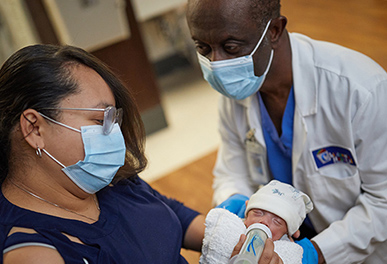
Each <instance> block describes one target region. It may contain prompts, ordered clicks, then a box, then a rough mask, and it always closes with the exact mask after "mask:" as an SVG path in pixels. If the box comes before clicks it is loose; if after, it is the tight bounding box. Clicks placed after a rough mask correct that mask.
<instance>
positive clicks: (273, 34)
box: [269, 16, 288, 48]
mask: <svg viewBox="0 0 387 264" xmlns="http://www.w3.org/2000/svg"><path fill="white" fill-rule="evenodd" d="M287 22H288V20H287V18H286V17H284V16H279V17H277V18H275V19H273V20H272V21H271V23H270V27H269V32H270V41H271V45H272V47H273V48H276V47H277V45H278V42H279V40H280V39H281V36H282V34H283V33H284V32H285V28H286V24H287Z"/></svg>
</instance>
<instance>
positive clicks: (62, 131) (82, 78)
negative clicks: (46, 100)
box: [45, 65, 115, 166]
mask: <svg viewBox="0 0 387 264" xmlns="http://www.w3.org/2000/svg"><path fill="white" fill-rule="evenodd" d="M71 71H72V78H73V79H74V80H75V81H76V82H77V84H78V87H79V93H76V94H73V95H70V96H68V97H66V98H64V99H63V100H62V102H61V103H60V105H59V107H66V108H103V109H104V108H106V107H107V106H115V100H114V96H113V93H112V91H111V89H110V87H109V86H108V85H107V84H106V82H105V81H104V80H103V79H102V77H101V76H100V75H99V74H98V73H97V72H95V71H94V70H92V69H91V68H88V67H86V66H84V65H77V66H74V67H72V69H71ZM103 116H104V113H103V112H102V111H75V110H62V111H61V113H60V115H59V117H58V120H57V121H59V122H61V123H63V124H66V125H68V126H71V127H73V128H76V129H80V128H81V127H82V126H90V125H102V121H103ZM49 127H50V128H51V131H49V132H50V133H49V134H48V136H47V137H45V149H46V150H47V151H48V152H49V153H50V154H51V155H53V156H54V157H55V158H56V159H58V160H59V161H60V162H62V163H63V164H64V165H65V166H70V165H73V164H75V163H77V162H78V161H79V160H83V159H84V157H85V153H84V148H83V142H82V137H81V133H79V132H76V131H73V130H70V129H68V128H65V127H63V126H60V125H57V124H53V123H51V124H50V126H49Z"/></svg>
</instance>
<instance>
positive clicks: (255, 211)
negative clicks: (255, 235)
mask: <svg viewBox="0 0 387 264" xmlns="http://www.w3.org/2000/svg"><path fill="white" fill-rule="evenodd" d="M254 214H255V215H256V216H263V215H264V213H263V211H262V210H257V209H255V210H254Z"/></svg>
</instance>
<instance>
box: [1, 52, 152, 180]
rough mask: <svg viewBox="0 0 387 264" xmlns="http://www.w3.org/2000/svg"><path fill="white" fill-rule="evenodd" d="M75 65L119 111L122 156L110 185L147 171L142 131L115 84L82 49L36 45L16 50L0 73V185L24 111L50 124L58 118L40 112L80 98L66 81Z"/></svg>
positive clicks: (129, 101)
mask: <svg viewBox="0 0 387 264" xmlns="http://www.w3.org/2000/svg"><path fill="white" fill-rule="evenodd" d="M75 65H84V66H87V67H89V68H91V69H93V70H95V71H96V72H97V73H98V74H99V75H100V76H101V77H102V78H103V79H104V80H105V82H106V83H107V84H108V86H109V87H110V89H111V91H112V93H113V95H114V98H115V101H116V107H117V108H122V109H123V120H122V125H121V130H122V133H123V135H124V138H125V142H126V148H127V155H126V162H125V165H124V166H123V167H122V168H121V170H120V171H119V173H117V175H116V177H115V179H114V180H115V181H117V180H119V179H122V178H130V177H131V176H133V175H135V174H137V173H138V172H140V171H142V170H143V169H144V168H145V167H146V164H147V159H146V157H145V155H144V142H145V131H144V126H143V123H142V121H141V117H140V114H139V112H138V109H137V105H136V103H135V101H134V98H133V97H132V96H131V94H130V93H129V90H128V89H127V88H126V87H125V85H124V84H123V83H122V82H121V81H120V80H119V78H117V76H116V75H115V74H114V73H113V72H112V71H111V70H110V69H109V68H108V67H107V66H106V65H105V64H104V63H102V62H101V61H100V60H99V59H97V58H96V57H95V56H93V55H91V54H90V53H88V52H86V51H84V50H83V49H80V48H77V47H74V46H56V45H43V44H38V45H32V46H28V47H25V48H22V49H20V50H19V51H17V52H16V53H14V54H13V55H12V56H11V57H10V58H9V59H8V60H7V61H6V62H5V63H4V64H3V66H2V67H1V69H0V146H1V147H0V183H2V182H3V181H4V179H5V178H6V176H7V174H8V170H9V162H10V158H11V157H10V155H11V143H10V142H11V133H12V131H14V128H15V127H16V126H17V125H18V124H19V120H20V116H21V115H22V113H23V112H24V111H25V110H26V109H35V110H36V111H39V112H42V113H44V114H46V115H48V116H50V117H52V118H54V119H55V118H56V117H57V115H58V112H57V111H49V110H44V108H55V107H56V106H58V105H59V103H60V101H61V100H62V99H64V98H65V97H67V96H69V95H71V94H76V93H78V92H79V89H78V85H77V82H76V80H74V79H73V78H72V75H71V72H72V71H71V70H72V69H73V66H75Z"/></svg>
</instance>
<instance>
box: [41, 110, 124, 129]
mask: <svg viewBox="0 0 387 264" xmlns="http://www.w3.org/2000/svg"><path fill="white" fill-rule="evenodd" d="M42 110H80V111H103V112H104V115H103V124H102V131H103V133H104V134H105V135H108V134H110V132H111V131H112V129H113V126H114V124H115V123H118V125H120V126H121V123H122V108H119V109H117V108H115V107H114V106H108V107H106V108H105V109H102V108H70V107H57V108H44V109H42Z"/></svg>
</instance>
